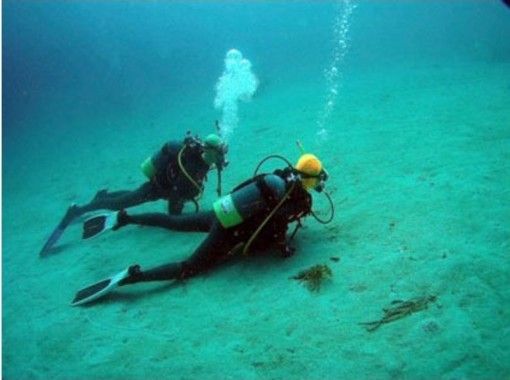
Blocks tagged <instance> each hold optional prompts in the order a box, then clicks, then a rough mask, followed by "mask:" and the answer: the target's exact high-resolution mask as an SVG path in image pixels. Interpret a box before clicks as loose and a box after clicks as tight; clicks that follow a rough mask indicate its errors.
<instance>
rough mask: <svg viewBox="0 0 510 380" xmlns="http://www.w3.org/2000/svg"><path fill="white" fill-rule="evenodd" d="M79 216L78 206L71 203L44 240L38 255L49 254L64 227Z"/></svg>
mask: <svg viewBox="0 0 510 380" xmlns="http://www.w3.org/2000/svg"><path fill="white" fill-rule="evenodd" d="M78 216H80V214H79V212H78V206H76V205H75V204H73V205H71V206H70V207H69V208H68V209H67V211H66V213H65V215H64V217H63V218H62V220H61V221H60V223H59V224H58V225H57V227H56V228H55V229H54V230H53V232H52V233H51V235H50V237H49V238H48V240H46V243H45V244H44V246H43V247H42V249H41V251H40V252H39V257H45V256H47V255H48V254H49V252H50V250H51V248H52V247H53V246H54V245H55V244H56V243H57V241H58V239H60V237H61V236H62V234H63V233H64V231H65V229H66V228H67V227H68V226H69V225H70V224H71V223H72V222H73V221H74V220H75V219H76V218H77V217H78Z"/></svg>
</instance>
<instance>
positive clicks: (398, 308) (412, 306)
mask: <svg viewBox="0 0 510 380" xmlns="http://www.w3.org/2000/svg"><path fill="white" fill-rule="evenodd" d="M436 299H437V297H436V296H424V297H417V298H412V299H410V300H408V301H401V300H395V301H393V302H391V306H390V307H388V308H383V312H384V316H383V317H382V318H381V319H379V320H378V321H373V322H361V323H360V325H363V326H365V328H366V329H367V331H369V332H372V331H375V330H377V329H378V328H379V327H381V326H382V325H383V324H385V323H389V322H393V321H396V320H398V319H401V318H404V317H407V316H409V315H411V314H413V313H416V312H418V311H421V310H425V309H427V308H428V305H429V303H431V302H435V301H436Z"/></svg>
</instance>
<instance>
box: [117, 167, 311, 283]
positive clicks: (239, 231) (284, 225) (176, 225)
mask: <svg viewBox="0 0 510 380" xmlns="http://www.w3.org/2000/svg"><path fill="white" fill-rule="evenodd" d="M275 174H277V175H279V176H281V177H282V178H284V179H286V178H288V175H287V174H288V171H285V170H284V171H276V172H275ZM261 178H262V176H259V177H255V179H253V180H250V181H247V182H245V183H243V184H242V185H240V186H244V185H246V184H249V183H251V182H252V181H257V185H258V186H259V185H260V186H261V188H260V189H261V193H262V195H263V196H264V198H265V201H266V204H267V207H266V208H265V210H264V211H263V212H260V213H259V214H256V215H254V216H252V217H250V218H249V219H247V220H245V221H243V222H242V223H241V224H239V225H237V226H233V227H229V228H225V227H223V226H222V225H221V223H220V222H219V220H218V219H217V217H216V215H215V213H214V211H205V212H199V213H196V214H188V215H182V216H172V215H165V214H161V213H159V214H158V213H154V214H139V215H127V214H126V213H121V215H120V217H119V225H120V226H123V225H126V224H139V225H147V226H156V227H163V228H167V229H171V230H176V231H195V232H208V235H207V237H206V238H205V240H204V241H203V242H202V243H201V244H200V246H199V247H198V248H197V249H196V250H195V252H194V253H193V254H192V255H191V256H190V257H189V258H188V259H186V260H184V261H182V262H176V263H170V264H167V265H162V266H159V267H156V268H153V269H150V270H147V271H141V270H140V267H139V266H138V265H133V266H131V267H130V276H129V277H128V278H127V279H125V280H123V282H122V283H121V285H126V284H133V283H137V282H143V281H162V280H172V279H183V278H188V277H191V276H194V275H196V274H198V273H201V272H204V271H206V270H208V269H210V268H211V267H213V266H214V265H216V264H218V263H219V262H222V261H224V260H225V259H227V258H228V257H229V254H231V253H233V251H235V250H237V249H239V248H241V249H240V250H242V246H243V245H244V244H245V243H246V242H247V241H248V240H249V239H250V237H251V236H252V235H253V233H254V232H255V231H256V230H257V228H258V227H259V226H260V225H261V223H263V222H264V220H265V219H266V218H267V216H268V215H269V214H270V213H271V211H272V210H273V209H274V207H275V206H277V204H278V203H279V199H275V198H274V197H272V190H271V189H270V188H263V186H264V185H263V183H264V182H263V181H261V180H260V179H261ZM238 188H239V187H238ZM289 189H292V190H291V192H290V193H288V198H287V199H286V200H285V202H283V203H282V205H281V206H280V207H279V208H278V211H277V212H276V213H275V214H274V215H273V216H272V217H271V219H270V220H269V222H268V223H267V224H266V225H265V226H264V228H262V229H261V231H260V232H259V234H258V235H257V237H256V238H255V239H254V240H253V244H252V245H251V246H250V252H257V251H263V250H267V249H270V248H276V249H279V250H280V251H281V252H282V255H283V256H284V257H288V256H290V255H292V253H293V250H292V249H291V248H290V247H289V246H288V244H287V236H286V235H287V229H288V225H289V223H292V222H294V221H298V220H299V219H300V218H301V217H303V216H306V215H308V214H309V213H310V211H311V206H312V197H311V196H310V194H309V193H308V192H307V191H306V190H305V189H304V188H303V187H302V186H301V183H300V182H299V181H298V182H295V181H287V180H286V193H287V192H288V191H289Z"/></svg>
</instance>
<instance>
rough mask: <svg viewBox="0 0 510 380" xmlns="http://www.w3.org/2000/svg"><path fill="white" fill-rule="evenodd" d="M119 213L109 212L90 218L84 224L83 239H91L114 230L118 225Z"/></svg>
mask: <svg viewBox="0 0 510 380" xmlns="http://www.w3.org/2000/svg"><path fill="white" fill-rule="evenodd" d="M118 215H119V212H118V211H115V212H109V213H105V214H100V215H97V216H94V217H92V218H89V219H87V220H86V221H85V223H83V235H82V238H83V239H89V238H91V237H94V236H97V235H99V234H101V233H103V232H106V231H108V230H111V229H113V228H114V227H115V226H116V225H117V218H118Z"/></svg>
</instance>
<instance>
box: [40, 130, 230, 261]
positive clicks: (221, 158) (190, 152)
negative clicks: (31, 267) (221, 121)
mask: <svg viewBox="0 0 510 380" xmlns="http://www.w3.org/2000/svg"><path fill="white" fill-rule="evenodd" d="M226 153H227V145H226V144H225V143H224V142H223V141H222V139H221V138H220V137H219V136H218V135H216V134H210V135H208V136H207V137H206V138H205V139H204V141H202V140H200V138H198V136H194V137H193V136H192V135H191V132H189V131H188V132H187V134H186V136H185V138H184V141H182V142H177V141H170V142H167V143H166V144H165V145H163V147H162V148H161V149H160V150H159V151H158V152H157V153H156V154H154V155H153V156H151V157H149V158H147V159H146V160H145V161H144V162H143V163H142V165H141V169H142V172H143V173H144V174H145V176H146V177H147V179H148V180H147V181H146V182H145V183H143V184H142V185H141V186H140V187H138V188H137V189H135V190H132V191H129V190H124V191H114V192H109V191H108V190H100V191H98V192H97V194H96V195H95V196H94V198H93V199H92V200H91V201H90V202H89V203H87V204H85V205H83V206H78V205H76V204H72V205H71V206H70V207H69V208H68V209H67V212H66V214H65V215H64V217H63V218H62V220H61V221H60V223H59V224H58V226H57V227H56V228H55V230H54V231H53V233H52V234H51V235H50V237H49V238H48V240H47V241H46V244H45V245H44V247H43V248H42V250H41V251H40V253H39V256H41V257H43V256H46V255H47V254H48V252H49V251H50V249H51V248H52V247H53V246H54V245H55V244H56V242H57V241H58V239H59V238H60V236H62V234H63V233H64V230H65V229H66V228H67V226H69V224H71V223H72V222H73V221H74V220H75V219H76V218H78V217H79V216H81V215H83V214H86V213H88V212H91V211H95V210H100V209H107V210H121V209H125V208H128V207H132V206H137V205H140V204H142V203H146V202H152V201H156V200H160V199H164V200H167V201H168V213H169V214H172V215H178V214H180V213H181V212H182V209H183V207H184V204H185V202H193V203H194V204H195V207H196V210H197V211H198V203H197V199H198V197H199V196H200V195H201V194H202V192H203V189H204V184H203V183H204V181H206V180H207V173H208V172H209V170H210V169H211V168H212V167H216V169H217V172H218V185H217V192H218V195H221V172H222V170H223V169H224V168H225V166H226V165H227V161H226V159H225V155H226Z"/></svg>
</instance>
